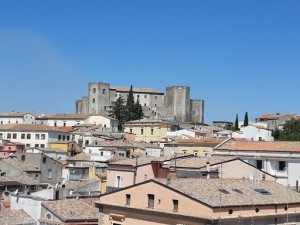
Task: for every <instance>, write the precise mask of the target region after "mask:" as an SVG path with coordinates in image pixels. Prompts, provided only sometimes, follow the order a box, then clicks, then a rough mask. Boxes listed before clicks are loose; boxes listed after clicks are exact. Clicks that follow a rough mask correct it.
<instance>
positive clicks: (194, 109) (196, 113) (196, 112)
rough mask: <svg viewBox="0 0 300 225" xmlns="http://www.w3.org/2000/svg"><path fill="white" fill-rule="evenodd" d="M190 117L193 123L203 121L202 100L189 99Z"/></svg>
mask: <svg viewBox="0 0 300 225" xmlns="http://www.w3.org/2000/svg"><path fill="white" fill-rule="evenodd" d="M190 112H191V114H190V115H191V118H190V121H191V122H194V123H204V100H191V109H190Z"/></svg>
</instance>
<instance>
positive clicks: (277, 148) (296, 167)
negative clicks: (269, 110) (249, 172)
mask: <svg viewBox="0 0 300 225" xmlns="http://www.w3.org/2000/svg"><path fill="white" fill-rule="evenodd" d="M214 154H215V155H226V156H238V157H239V158H241V159H242V160H244V161H245V162H247V163H249V164H251V165H253V166H255V167H257V168H258V169H261V170H263V171H265V172H267V173H269V174H271V175H274V176H276V177H277V182H279V183H281V184H284V185H287V184H289V185H290V186H296V183H297V182H299V181H300V173H299V171H300V142H297V141H247V140H235V139H234V138H230V139H227V140H225V141H224V142H222V143H221V144H219V145H217V146H216V147H215V148H214ZM237 169H238V168H237Z"/></svg>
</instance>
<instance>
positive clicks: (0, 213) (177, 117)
mask: <svg viewBox="0 0 300 225" xmlns="http://www.w3.org/2000/svg"><path fill="white" fill-rule="evenodd" d="M190 91H193V90H190V87H188V86H171V87H167V88H166V93H163V92H161V91H158V90H155V89H152V88H136V87H114V86H110V84H108V83H102V82H94V83H90V84H89V86H88V95H87V96H86V97H82V98H81V100H77V101H76V103H75V106H76V109H75V113H74V114H33V113H30V112H10V113H2V114H0V158H1V160H0V175H1V176H0V224H9V225H17V224H20V225H21V224H26V225H46V224H47V225H56V224H65V225H86V224H89V225H126V224H134V225H135V224H173V225H176V224H177V225H178V224H188V225H196V224H203V225H208V224H224V225H229V224H299V222H298V221H299V219H300V193H299V191H300V189H299V180H300V173H299V171H300V141H291V140H279V139H278V135H277V136H274V132H275V131H276V132H281V131H282V130H284V129H285V126H286V125H287V124H289V123H291V122H295V121H298V120H299V119H300V117H299V116H298V115H296V114H290V113H289V114H282V113H275V114H263V115H261V116H260V117H258V118H257V119H255V121H248V115H247V119H246V116H245V120H244V121H236V122H235V123H234V122H228V121H217V120H216V121H214V122H213V124H211V125H208V124H205V114H204V100H202V99H201V100H193V99H190ZM122 98H123V99H124V102H123V105H124V110H125V111H124V112H127V111H128V108H126V107H129V106H128V105H129V104H128V102H129V101H130V100H129V99H130V98H132V99H133V103H132V106H136V105H138V106H139V105H140V106H141V108H142V114H140V115H139V116H138V119H134V120H130V117H128V116H127V117H126V116H125V117H124V121H122V123H123V124H122V126H120V124H119V123H120V120H119V119H118V118H117V115H116V114H115V111H114V110H113V109H114V107H116V104H115V103H116V102H117V101H118V99H119V100H120V99H122ZM126 109H127V111H126ZM128 118H129V119H128Z"/></svg>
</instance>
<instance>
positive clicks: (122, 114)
mask: <svg viewBox="0 0 300 225" xmlns="http://www.w3.org/2000/svg"><path fill="white" fill-rule="evenodd" d="M124 103H125V102H124V99H123V98H122V96H121V95H120V97H119V98H117V100H116V101H115V102H113V103H112V110H111V115H113V116H114V117H115V118H116V119H117V120H118V123H119V125H118V129H119V131H122V130H123V126H124V122H125V121H126V114H127V112H126V107H125V105H124Z"/></svg>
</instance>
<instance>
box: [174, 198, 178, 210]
mask: <svg viewBox="0 0 300 225" xmlns="http://www.w3.org/2000/svg"><path fill="white" fill-rule="evenodd" d="M173 211H176V212H177V211H178V200H176V199H173Z"/></svg>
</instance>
